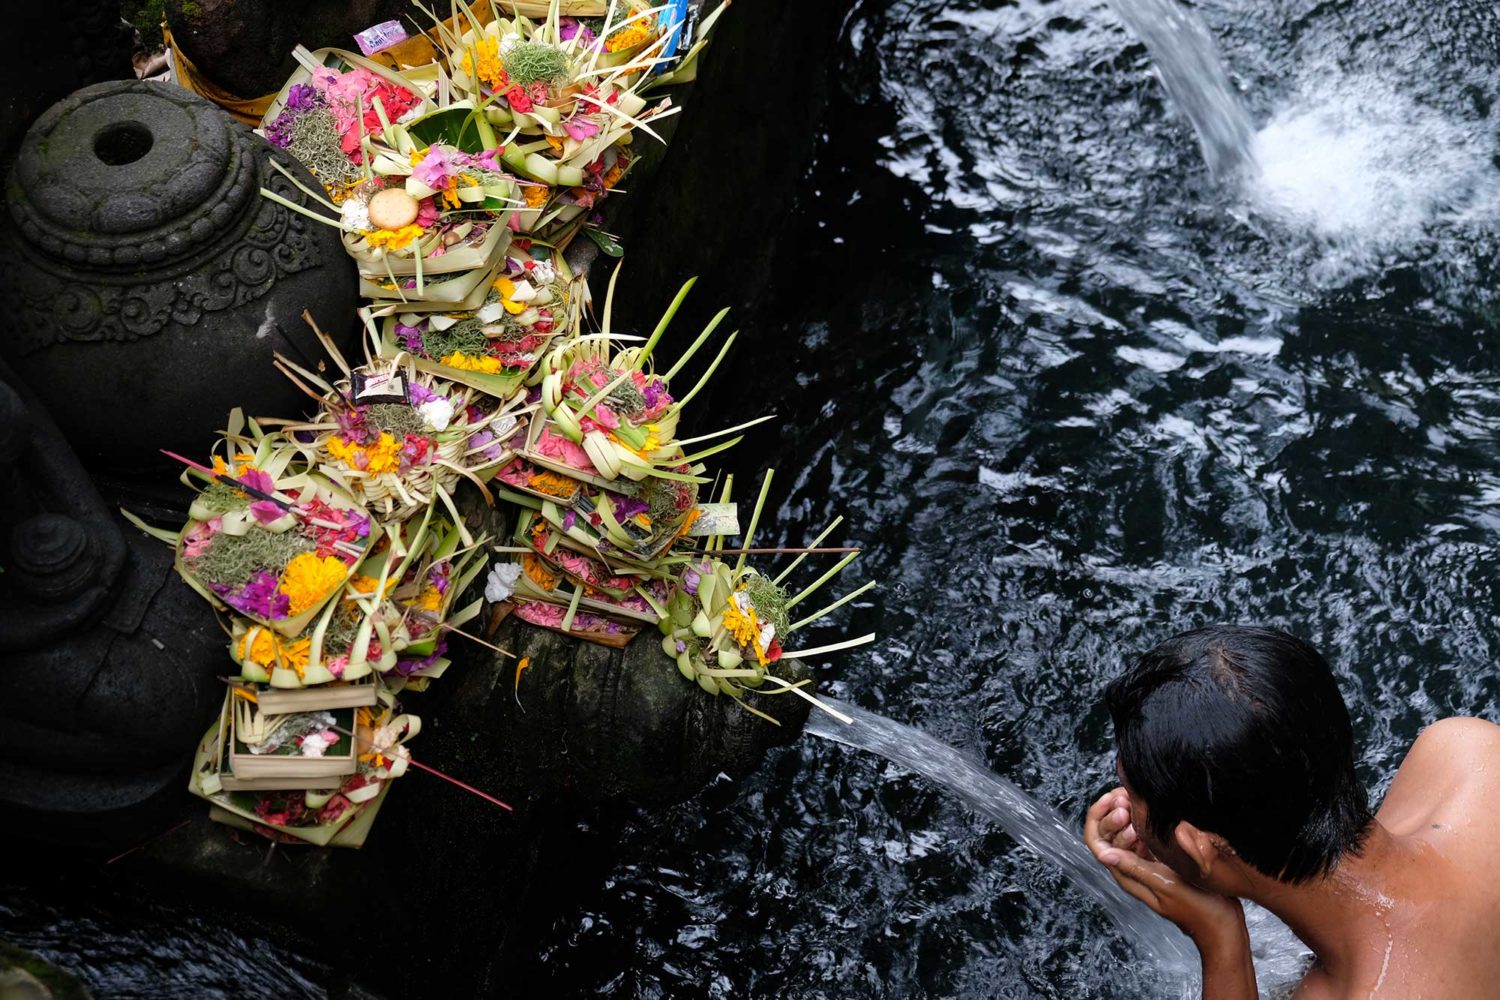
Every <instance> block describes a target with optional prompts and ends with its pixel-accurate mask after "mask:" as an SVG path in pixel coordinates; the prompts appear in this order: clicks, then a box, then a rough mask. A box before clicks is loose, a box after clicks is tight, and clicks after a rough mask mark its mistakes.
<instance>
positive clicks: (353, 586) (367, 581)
mask: <svg viewBox="0 0 1500 1000" xmlns="http://www.w3.org/2000/svg"><path fill="white" fill-rule="evenodd" d="M397 583H400V581H399V580H395V579H387V580H386V581H385V589H386V592H387V593H390V591H391V589H392V588H393V587H395V586H396V584H397ZM379 584H380V581H379V580H377V579H376V578H375V577H373V576H365V575H364V574H363V573H356V574H354V575H353V576H351V577H350V578H349V589H350V590H352V591H354V592H355V593H356V594H359V595H361V596H363V595H365V594H373V593H375V588H376V587H377V586H378V585H379Z"/></svg>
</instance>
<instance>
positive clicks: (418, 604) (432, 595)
mask: <svg viewBox="0 0 1500 1000" xmlns="http://www.w3.org/2000/svg"><path fill="white" fill-rule="evenodd" d="M442 606H443V595H442V594H440V593H438V589H437V588H436V587H428V588H426V589H425V590H423V591H422V592H421V593H420V594H418V595H417V599H416V600H415V601H412V602H411V604H410V607H413V608H416V609H417V610H418V611H437V610H439V609H441V608H442Z"/></svg>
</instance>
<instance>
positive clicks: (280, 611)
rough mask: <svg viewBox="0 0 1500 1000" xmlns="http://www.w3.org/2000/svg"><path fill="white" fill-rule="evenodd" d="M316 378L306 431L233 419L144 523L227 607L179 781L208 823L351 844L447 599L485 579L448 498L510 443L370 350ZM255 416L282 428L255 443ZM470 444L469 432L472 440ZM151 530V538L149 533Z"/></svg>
mask: <svg viewBox="0 0 1500 1000" xmlns="http://www.w3.org/2000/svg"><path fill="white" fill-rule="evenodd" d="M335 361H336V363H337V364H338V365H339V366H340V368H342V369H343V370H344V378H342V379H340V380H338V381H337V382H332V383H329V382H324V381H323V380H322V379H321V377H320V376H318V375H316V374H315V373H313V372H311V371H307V370H304V369H300V368H295V367H294V366H291V364H290V362H288V361H287V360H286V359H284V358H283V359H280V363H281V364H282V365H283V366H284V367H285V368H286V370H288V372H289V374H292V375H293V376H294V377H296V378H298V379H299V380H306V381H303V382H302V384H303V385H304V387H306V386H307V384H308V383H309V382H310V383H312V384H315V385H318V386H319V387H321V388H322V389H323V390H324V396H323V397H322V404H323V405H322V409H321V410H320V413H319V416H318V417H317V418H315V419H314V420H312V421H269V420H268V421H264V422H256V421H248V422H247V421H245V420H244V418H243V417H242V416H241V415H240V414H239V413H238V412H236V413H235V414H233V415H232V416H231V422H230V428H229V430H228V431H227V432H226V434H225V437H224V439H223V441H222V442H221V444H220V446H219V448H218V449H217V450H218V452H220V453H218V454H215V455H214V456H213V459H212V464H211V465H199V464H197V463H193V462H190V461H188V460H184V461H187V464H188V466H189V468H188V470H187V471H186V472H185V473H184V481H185V482H188V483H190V484H191V485H197V486H199V487H200V492H199V493H198V495H197V498H196V499H195V500H194V502H193V504H192V506H191V508H190V510H189V518H190V519H189V521H188V523H187V525H186V526H185V527H184V528H183V529H182V530H181V531H180V532H176V533H165V532H159V531H158V532H154V533H155V534H157V535H158V536H160V537H162V538H164V539H165V540H167V541H169V542H171V543H172V544H173V545H174V546H175V547H176V551H177V569H178V571H179V573H180V574H181V575H182V576H183V578H184V579H185V580H186V581H187V582H188V583H189V585H191V586H192V587H193V588H194V589H196V590H198V592H199V593H201V594H202V595H203V596H204V597H205V598H207V599H208V600H209V601H210V602H212V603H213V604H214V605H215V606H216V607H217V608H219V609H220V610H221V611H222V612H224V613H225V615H226V628H227V631H228V632H229V653H230V656H231V658H232V660H233V661H234V663H235V665H236V666H237V668H238V674H237V676H234V677H231V678H229V679H228V680H229V689H228V691H227V693H226V699H225V704H224V708H223V711H222V712H221V715H220V718H219V721H218V722H217V723H216V724H215V725H214V727H213V728H212V729H210V731H209V733H208V734H207V735H206V736H205V737H204V739H203V741H202V743H201V744H200V746H199V750H198V757H197V763H196V767H195V771H194V775H193V780H192V783H191V790H192V791H193V792H194V794H197V795H199V796H200V797H203V798H205V799H207V800H208V801H209V803H210V804H211V815H212V817H213V818H215V819H217V820H220V821H223V822H226V823H231V824H234V825H238V826H245V827H247V828H252V829H255V830H257V831H259V832H261V833H265V834H267V835H269V836H274V837H277V838H279V839H286V838H291V839H296V840H302V841H307V842H310V843H315V844H320V845H327V844H334V845H337V846H358V845H359V843H361V842H362V841H363V839H364V836H365V834H366V833H367V832H368V830H369V826H370V823H371V822H373V818H374V814H375V812H376V811H377V810H378V808H379V805H380V802H381V801H382V800H383V798H384V795H385V793H386V789H387V786H388V782H389V780H390V779H392V778H396V777H400V776H401V775H402V774H404V773H405V771H406V769H407V765H408V762H409V760H410V755H409V753H408V751H407V750H406V747H405V746H404V744H405V743H406V741H407V740H409V739H411V738H412V737H414V736H416V735H417V733H418V732H419V731H420V726H421V723H420V720H419V719H418V718H417V717H415V716H412V715H406V714H403V713H402V712H401V711H400V708H399V703H398V701H397V697H398V696H399V695H400V694H402V693H403V692H404V691H407V690H421V689H423V688H425V687H426V686H427V684H428V683H429V682H430V681H431V680H432V679H433V678H436V677H440V676H441V675H442V674H443V672H444V671H445V670H446V669H447V667H448V665H449V659H448V657H447V655H446V654H447V651H448V636H449V635H450V634H451V633H453V632H455V631H456V630H458V629H459V628H460V626H462V625H463V624H465V623H466V622H467V621H469V620H470V619H472V618H473V617H475V616H476V615H477V614H478V613H479V611H480V609H481V608H482V606H483V601H482V600H475V601H473V602H471V603H470V604H468V605H467V606H465V607H462V608H457V607H455V602H456V601H457V599H458V597H459V595H460V594H462V593H463V592H464V591H465V590H466V589H468V588H469V586H470V584H471V583H472V582H473V581H474V580H475V579H476V578H477V577H478V575H479V574H480V573H482V572H483V570H484V565H485V556H484V553H483V545H484V544H485V542H486V541H487V540H486V539H482V538H481V539H475V538H473V537H471V536H470V534H469V533H468V531H467V529H466V528H465V527H464V525H463V523H462V521H461V519H459V517H458V516H457V511H456V507H455V506H454V504H453V501H452V497H451V495H450V493H449V492H448V491H449V489H451V487H452V485H453V484H454V483H456V482H459V481H462V480H463V479H465V478H473V479H474V480H475V481H476V482H479V483H480V484H481V485H482V478H481V474H482V473H483V472H484V471H485V470H487V469H493V468H495V467H497V466H498V465H499V464H500V463H503V462H504V461H506V460H507V459H508V458H509V456H510V455H511V454H512V452H510V451H508V450H507V449H506V448H505V445H504V443H503V440H501V439H502V438H506V437H514V436H515V434H516V433H520V434H524V428H525V425H524V424H523V423H521V421H520V420H519V419H518V418H517V416H516V415H515V414H514V413H510V412H507V411H506V410H505V407H504V406H503V405H501V404H499V403H498V402H497V401H495V400H493V399H490V398H489V397H485V396H480V395H477V394H474V393H473V390H469V389H467V388H465V387H457V386H452V385H449V384H446V383H442V382H440V381H437V380H434V379H431V378H428V377H426V376H423V375H422V374H421V373H419V372H417V371H416V370H415V369H414V368H413V367H411V366H409V365H408V366H406V367H402V366H400V365H399V364H396V363H393V362H391V361H388V360H385V359H380V358H378V357H377V358H375V359H374V360H372V361H370V362H368V363H367V364H365V365H362V366H360V367H359V368H349V366H348V365H347V364H346V363H345V362H344V361H343V359H342V358H341V357H338V356H337V355H336V356H335ZM262 423H266V424H274V423H281V424H283V427H282V429H281V430H280V431H279V432H268V431H267V430H265V428H264V427H263V426H262ZM481 435H485V437H483V438H482V437H481ZM148 530H149V529H148Z"/></svg>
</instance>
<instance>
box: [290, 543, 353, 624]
mask: <svg viewBox="0 0 1500 1000" xmlns="http://www.w3.org/2000/svg"><path fill="white" fill-rule="evenodd" d="M347 572H348V567H346V566H345V565H344V562H343V560H342V559H339V558H337V557H335V556H321V557H320V556H318V555H317V554H316V553H314V552H302V553H299V554H298V555H296V556H293V557H292V561H291V562H289V563H287V566H286V570H285V572H283V573H282V574H281V592H282V593H283V594H285V595H286V596H287V597H288V598H290V599H291V605H292V606H291V609H290V613H291V614H292V615H300V614H301V613H302V612H304V611H306V610H307V609H308V608H311V607H315V606H316V605H317V604H318V602H319V601H321V600H323V598H325V597H327V596H328V592H329V591H330V590H332V589H333V588H334V587H337V586H339V585H340V584H342V583H343V582H344V576H345V574H346V573H347Z"/></svg>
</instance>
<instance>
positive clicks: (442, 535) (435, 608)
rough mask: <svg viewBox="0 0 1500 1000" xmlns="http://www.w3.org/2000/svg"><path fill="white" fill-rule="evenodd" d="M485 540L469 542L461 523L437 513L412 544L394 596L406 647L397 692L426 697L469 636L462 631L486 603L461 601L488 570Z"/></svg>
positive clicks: (395, 675)
mask: <svg viewBox="0 0 1500 1000" xmlns="http://www.w3.org/2000/svg"><path fill="white" fill-rule="evenodd" d="M485 542H486V539H483V538H481V539H472V540H467V541H466V540H465V532H464V530H463V529H462V522H461V521H458V522H455V521H453V520H451V519H449V518H448V517H447V516H445V515H438V514H437V513H436V511H435V510H434V512H433V516H432V517H431V518H430V523H428V524H426V525H425V526H424V528H423V529H422V531H421V532H420V533H419V534H418V535H416V536H414V537H412V538H411V539H410V543H409V545H408V551H409V552H410V553H411V554H412V555H413V556H414V557H415V558H408V560H407V561H406V563H405V565H404V566H403V567H402V568H401V569H400V571H399V575H397V574H395V573H393V574H392V575H391V577H390V579H392V580H395V581H398V582H397V583H396V585H395V587H394V588H393V589H392V590H391V594H390V603H391V605H392V607H393V609H394V610H395V611H396V612H397V613H398V614H399V616H400V630H401V632H402V633H404V635H405V637H406V641H405V643H404V645H402V646H400V647H399V648H398V649H397V653H398V654H399V655H398V656H397V658H396V662H395V663H394V665H393V666H392V667H391V669H390V670H389V672H388V673H387V674H386V682H387V683H388V684H390V685H391V686H392V687H393V688H394V689H395V690H400V689H402V688H408V689H411V690H414V691H421V690H424V689H425V688H426V687H427V684H428V682H429V681H430V680H432V679H434V678H437V677H441V676H442V675H443V673H444V672H445V671H446V670H447V669H448V666H449V664H450V662H451V661H450V660H449V658H448V655H447V654H448V647H449V638H450V636H453V635H466V633H464V632H462V631H461V626H463V625H465V624H467V623H468V622H469V621H470V620H472V619H473V618H474V617H476V616H477V615H478V614H479V612H480V611H481V610H482V609H483V607H484V599H483V598H482V597H478V598H475V599H474V600H473V601H470V602H469V603H468V604H465V605H464V606H462V607H457V606H456V605H457V602H458V599H459V598H460V597H461V596H462V595H463V594H465V593H466V592H467V591H468V589H469V586H470V585H471V584H472V583H473V582H474V581H475V580H476V579H478V577H479V576H480V574H482V573H483V572H484V570H485V566H486V563H487V561H488V557H487V556H486V554H485V551H484V545H485Z"/></svg>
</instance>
